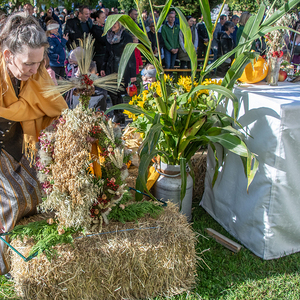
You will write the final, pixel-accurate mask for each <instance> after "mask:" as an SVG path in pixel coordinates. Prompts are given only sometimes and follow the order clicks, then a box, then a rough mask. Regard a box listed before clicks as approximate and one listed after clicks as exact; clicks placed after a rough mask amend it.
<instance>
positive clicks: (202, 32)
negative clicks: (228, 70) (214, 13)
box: [197, 20, 208, 58]
mask: <svg viewBox="0 0 300 300" xmlns="http://www.w3.org/2000/svg"><path fill="white" fill-rule="evenodd" d="M197 30H198V58H204V57H205V55H206V51H207V45H208V33H207V29H206V26H205V23H204V22H202V20H201V22H199V23H198V24H197Z"/></svg>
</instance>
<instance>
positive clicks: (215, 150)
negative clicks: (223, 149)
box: [210, 143, 219, 186]
mask: <svg viewBox="0 0 300 300" xmlns="http://www.w3.org/2000/svg"><path fill="white" fill-rule="evenodd" d="M210 147H211V149H212V150H213V152H214V158H215V162H216V166H215V172H214V176H213V179H212V183H211V184H212V186H214V185H215V183H216V180H217V178H218V172H219V158H218V155H217V149H216V147H215V145H214V144H212V143H210Z"/></svg>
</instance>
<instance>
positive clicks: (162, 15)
mask: <svg viewBox="0 0 300 300" xmlns="http://www.w3.org/2000/svg"><path fill="white" fill-rule="evenodd" d="M171 5H172V0H167V2H166V3H165V5H163V6H157V7H163V10H162V12H161V13H160V16H159V19H158V21H157V24H156V28H155V31H156V32H158V30H159V28H160V26H161V25H162V23H163V22H164V21H165V19H166V17H167V15H168V12H169V10H170V7H171Z"/></svg>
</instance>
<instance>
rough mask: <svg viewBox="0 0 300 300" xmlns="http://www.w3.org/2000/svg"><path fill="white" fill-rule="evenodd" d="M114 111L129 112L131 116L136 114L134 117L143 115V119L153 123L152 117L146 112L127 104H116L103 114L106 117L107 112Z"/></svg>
mask: <svg viewBox="0 0 300 300" xmlns="http://www.w3.org/2000/svg"><path fill="white" fill-rule="evenodd" d="M115 109H126V110H128V111H130V112H131V113H133V114H136V115H140V114H144V115H145V117H146V118H147V119H148V120H149V121H150V122H153V117H152V116H151V115H149V114H148V112H147V111H146V110H143V109H141V108H137V107H135V106H133V105H130V104H128V103H122V104H117V105H114V106H112V107H110V108H109V109H107V110H106V111H105V114H106V115H107V114H108V113H109V112H111V111H113V110H115Z"/></svg>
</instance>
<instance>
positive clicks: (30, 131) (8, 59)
mask: <svg viewBox="0 0 300 300" xmlns="http://www.w3.org/2000/svg"><path fill="white" fill-rule="evenodd" d="M47 47H48V41H47V37H46V34H45V31H44V30H43V29H42V28H41V27H40V25H39V23H38V21H37V20H36V19H35V18H34V17H33V16H28V14H27V13H14V14H12V15H9V16H8V17H7V18H5V19H3V20H2V21H1V24H0V80H1V84H0V103H1V105H0V133H1V135H0V166H1V167H0V178H1V189H0V202H1V210H0V219H1V231H2V232H9V231H11V230H12V229H13V228H14V226H15V225H16V224H17V223H18V221H19V220H20V219H21V218H23V217H25V216H30V215H33V214H35V213H36V207H37V205H38V204H39V203H40V202H41V201H42V195H41V191H40V183H39V181H38V179H37V177H36V171H35V169H34V168H33V167H32V164H31V163H33V161H34V156H35V153H36V143H37V142H38V136H39V133H40V131H41V130H43V129H45V128H46V127H47V126H49V125H50V124H51V122H52V121H53V120H54V119H56V118H57V117H59V116H60V115H61V112H62V110H64V109H66V108H67V104H66V102H65V100H64V99H63V98H62V97H61V96H60V94H59V93H55V92H54V94H53V96H51V97H46V96H45V95H44V93H43V91H44V88H45V87H46V86H48V85H54V83H53V81H52V80H51V78H50V77H49V75H48V73H47V71H46V69H45V66H44V57H45V55H47V54H46V51H47ZM29 160H30V161H29ZM6 247H7V246H6V245H5V244H4V243H3V242H1V243H0V273H1V274H6V273H7V272H8V271H9V264H8V262H7V261H6V257H7V255H5V253H6V249H7V248H6Z"/></svg>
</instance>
